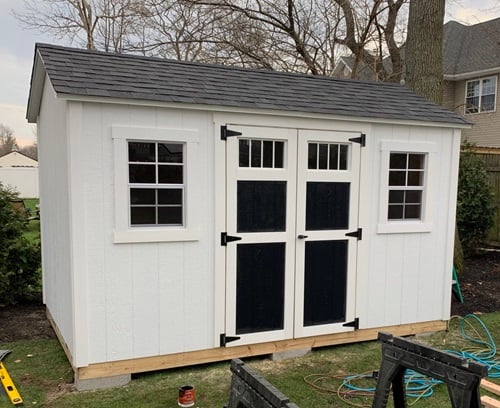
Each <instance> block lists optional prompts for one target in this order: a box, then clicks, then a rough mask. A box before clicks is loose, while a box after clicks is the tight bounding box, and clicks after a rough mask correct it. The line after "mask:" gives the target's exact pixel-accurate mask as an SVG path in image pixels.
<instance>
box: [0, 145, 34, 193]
mask: <svg viewBox="0 0 500 408" xmlns="http://www.w3.org/2000/svg"><path fill="white" fill-rule="evenodd" d="M0 182H2V184H4V185H7V186H9V187H11V188H13V189H15V190H16V191H17V192H18V193H19V196H20V197H23V198H38V161H36V160H34V159H32V158H31V157H28V156H26V155H25V154H23V153H21V152H18V151H17V150H13V151H11V152H9V153H6V154H4V155H3V156H0Z"/></svg>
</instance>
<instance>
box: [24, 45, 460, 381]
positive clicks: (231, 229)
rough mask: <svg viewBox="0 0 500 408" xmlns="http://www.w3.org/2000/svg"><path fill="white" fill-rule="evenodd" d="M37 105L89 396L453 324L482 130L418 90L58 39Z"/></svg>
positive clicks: (66, 314)
mask: <svg viewBox="0 0 500 408" xmlns="http://www.w3.org/2000/svg"><path fill="white" fill-rule="evenodd" d="M27 117H28V120H29V122H32V123H35V122H36V123H37V129H38V144H39V145H38V147H39V160H40V163H41V167H40V171H41V176H40V178H41V194H40V200H41V206H42V209H43V215H42V251H43V278H44V283H43V288H44V301H45V304H46V306H47V312H48V314H49V316H50V319H51V321H52V323H53V325H54V327H55V329H56V332H57V333H58V336H59V338H60V340H61V343H62V344H63V346H64V348H65V350H66V352H67V354H68V358H69V360H70V362H71V364H72V366H73V368H74V371H75V378H76V383H77V385H78V387H79V388H80V389H84V388H91V387H94V386H101V385H103V384H118V383H120V382H126V381H128V380H129V379H130V374H131V373H136V372H142V371H150V370H157V369H163V368H169V367H176V366H184V365H189V364H198V363H205V362H210V361H217V360H224V359H229V358H233V357H245V356H251V355H259V354H269V353H276V352H280V351H288V350H295V349H305V348H311V347H319V346H327V345H333V344H339V343H346V342H355V341H362V340H367V339H374V338H376V336H377V332H378V331H379V330H381V329H383V330H385V331H388V332H392V333H393V334H395V335H408V334H413V333H417V332H424V331H431V330H438V329H444V328H445V327H446V321H447V319H449V316H450V302H451V296H450V294H451V278H452V258H453V239H454V225H455V223H454V220H455V204H456V189H457V174H458V159H459V149H460V133H461V129H462V128H465V127H468V126H469V124H468V123H467V122H466V121H465V120H464V119H463V118H461V117H460V116H458V115H456V114H454V113H451V112H448V111H446V110H444V109H443V108H441V107H439V106H437V105H434V104H432V103H430V102H428V101H426V100H424V99H423V98H421V97H419V96H416V95H415V94H413V93H412V92H410V91H408V90H407V89H406V88H405V87H403V86H400V85H396V84H388V83H374V82H356V81H349V80H338V79H332V78H325V77H313V76H307V75H297V74H286V73H278V72H270V71H261V70H246V69H238V68H229V67H224V66H215V65H203V64H196V63H186V62H179V61H169V60H163V59H155V58H146V57H140V56H130V55H116V54H107V53H101V52H94V51H88V50H79V49H71V48H65V47H59V46H53V45H44V44H38V45H37V47H36V51H35V59H34V67H33V74H32V80H31V90H30V97H29V104H28V112H27ZM103 378H108V382H103V380H102V379H103Z"/></svg>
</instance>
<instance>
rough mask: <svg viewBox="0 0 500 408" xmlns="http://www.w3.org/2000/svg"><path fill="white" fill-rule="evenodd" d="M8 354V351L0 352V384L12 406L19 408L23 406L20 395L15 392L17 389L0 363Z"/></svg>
mask: <svg viewBox="0 0 500 408" xmlns="http://www.w3.org/2000/svg"><path fill="white" fill-rule="evenodd" d="M9 353H10V350H0V382H1V383H2V386H3V389H4V390H5V393H6V394H7V397H9V399H10V402H12V404H14V405H16V406H21V405H23V399H22V398H21V395H20V394H19V392H18V391H17V388H16V386H15V385H14V382H13V381H12V378H10V375H9V373H8V372H7V369H6V368H5V366H4V365H3V363H2V360H3V359H4V357H5V356H6V355H7V354H9Z"/></svg>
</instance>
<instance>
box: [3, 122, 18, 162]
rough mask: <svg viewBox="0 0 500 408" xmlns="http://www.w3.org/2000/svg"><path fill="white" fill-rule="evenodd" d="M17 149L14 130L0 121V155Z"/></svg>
mask: <svg viewBox="0 0 500 408" xmlns="http://www.w3.org/2000/svg"><path fill="white" fill-rule="evenodd" d="M15 149H17V141H16V138H15V137H14V131H13V130H12V129H11V128H10V127H8V126H6V125H4V124H2V123H0V156H3V155H4V154H7V153H10V152H11V151H13V150H15Z"/></svg>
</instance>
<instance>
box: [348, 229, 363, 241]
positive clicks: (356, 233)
mask: <svg viewBox="0 0 500 408" xmlns="http://www.w3.org/2000/svg"><path fill="white" fill-rule="evenodd" d="M345 236H346V237H355V238H357V240H358V241H361V240H362V239H363V228H358V229H357V230H356V231H353V232H348V233H347V234H345Z"/></svg>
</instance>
